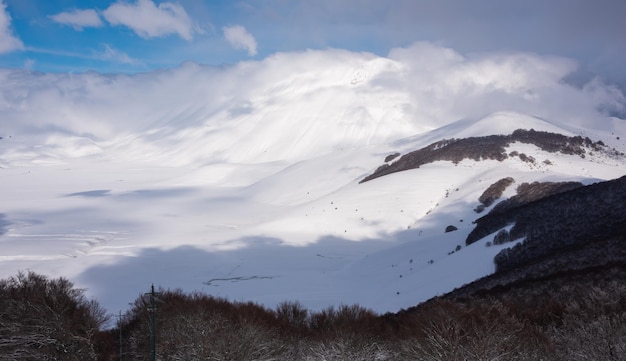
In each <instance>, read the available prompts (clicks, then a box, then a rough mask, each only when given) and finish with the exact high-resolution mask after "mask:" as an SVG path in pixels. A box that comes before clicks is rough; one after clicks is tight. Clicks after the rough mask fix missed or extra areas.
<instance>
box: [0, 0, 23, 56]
mask: <svg viewBox="0 0 626 361" xmlns="http://www.w3.org/2000/svg"><path fill="white" fill-rule="evenodd" d="M6 8H7V6H6V5H5V4H4V2H3V1H2V0H0V54H2V53H8V52H10V51H13V50H20V49H23V48H24V44H22V41H21V40H20V39H18V38H17V37H15V36H14V35H13V33H12V31H11V16H9V13H8V12H7V11H6Z"/></svg>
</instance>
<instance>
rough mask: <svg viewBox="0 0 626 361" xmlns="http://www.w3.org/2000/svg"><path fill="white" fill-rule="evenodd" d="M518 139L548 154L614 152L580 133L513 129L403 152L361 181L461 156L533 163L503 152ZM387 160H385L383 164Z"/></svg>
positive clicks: (447, 140)
mask: <svg viewBox="0 0 626 361" xmlns="http://www.w3.org/2000/svg"><path fill="white" fill-rule="evenodd" d="M515 142H519V143H525V144H533V145H535V146H537V147H538V148H539V149H542V150H544V151H546V152H551V153H557V152H560V153H563V154H569V155H578V156H580V157H582V158H584V157H585V154H586V153H587V152H592V151H594V152H604V153H607V154H612V155H614V153H615V151H614V150H613V151H611V150H609V149H608V148H607V147H606V146H605V145H604V143H602V142H601V141H598V142H593V141H592V140H591V139H589V138H583V137H580V136H575V137H568V136H565V135H562V134H557V133H550V132H543V131H535V130H533V129H530V130H524V129H517V130H516V131H514V132H513V133H512V134H509V135H488V136H484V137H470V138H464V139H444V140H440V141H438V142H435V143H432V144H430V145H428V146H426V147H424V148H421V149H418V150H415V151H413V152H410V153H407V154H405V155H403V156H402V157H400V159H398V160H397V161H395V162H394V163H392V164H383V165H381V166H380V167H378V169H376V170H375V171H374V173H372V174H370V175H369V176H367V177H365V178H364V179H363V180H362V181H361V183H363V182H367V181H370V180H372V179H375V178H378V177H382V176H384V175H387V174H391V173H396V172H401V171H405V170H409V169H415V168H419V167H420V166H422V165H424V164H428V163H432V162H436V161H450V162H453V163H455V164H456V163H459V162H461V161H462V160H464V159H473V160H475V161H480V160H486V159H491V160H497V161H500V162H502V161H503V160H505V159H507V158H509V157H514V156H518V157H519V158H520V159H521V160H522V161H524V162H529V163H535V161H536V160H535V159H534V158H532V157H530V156H527V155H526V154H519V153H518V152H515V151H514V152H511V153H510V154H507V153H506V151H505V148H506V147H508V146H509V145H511V144H512V143H515ZM387 162H388V160H387V159H385V163H387Z"/></svg>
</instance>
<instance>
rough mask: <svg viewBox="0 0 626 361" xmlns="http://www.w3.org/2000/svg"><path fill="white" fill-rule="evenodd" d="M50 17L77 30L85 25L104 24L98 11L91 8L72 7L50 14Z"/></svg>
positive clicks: (97, 25) (96, 26) (98, 25)
mask: <svg viewBox="0 0 626 361" xmlns="http://www.w3.org/2000/svg"><path fill="white" fill-rule="evenodd" d="M50 19H52V20H54V21H55V22H57V23H59V24H63V25H69V26H71V27H73V28H74V29H76V30H79V31H80V30H82V29H83V28H86V27H95V28H98V27H101V26H102V25H104V24H103V23H102V20H101V19H100V16H99V15H98V13H97V12H96V11H95V10H93V9H89V10H78V9H74V10H71V11H66V12H62V13H59V14H56V15H51V16H50Z"/></svg>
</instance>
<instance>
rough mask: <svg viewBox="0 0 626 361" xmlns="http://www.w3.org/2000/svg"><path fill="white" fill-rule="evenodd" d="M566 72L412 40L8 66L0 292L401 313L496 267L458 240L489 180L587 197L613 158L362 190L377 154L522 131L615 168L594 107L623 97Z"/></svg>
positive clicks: (605, 124)
mask: <svg viewBox="0 0 626 361" xmlns="http://www.w3.org/2000/svg"><path fill="white" fill-rule="evenodd" d="M573 69H575V64H574V63H573V62H571V61H570V60H567V59H561V58H552V57H541V56H538V55H532V54H492V55H483V56H481V57H479V58H467V57H464V56H462V55H460V54H458V53H456V52H454V51H453V50H451V49H445V48H441V47H437V46H434V45H431V44H424V43H418V44H415V45H414V46H412V47H409V48H404V49H395V50H394V51H392V52H391V53H390V55H389V57H387V58H381V57H376V56H374V55H372V54H366V53H351V52H347V51H342V50H326V51H307V52H303V53H283V54H276V55H274V56H272V57H269V58H267V59H264V60H262V61H258V62H244V63H240V64H236V65H233V66H228V67H224V68H215V67H207V66H201V65H197V64H192V63H188V64H182V65H181V66H180V67H178V68H176V69H171V70H163V71H157V72H151V73H146V74H138V75H132V76H129V75H100V74H95V73H84V74H39V73H30V72H25V71H14V70H0V114H2V115H1V118H2V119H1V121H2V123H0V136H1V137H2V139H0V177H1V179H2V187H0V199H1V200H2V206H1V207H0V247H1V249H2V251H1V253H0V276H2V277H6V276H9V275H14V274H15V273H17V272H18V271H19V270H33V271H36V272H40V273H43V274H46V275H49V276H64V277H68V278H69V279H71V280H72V281H74V282H75V283H76V284H77V285H78V286H79V287H84V288H86V289H87V293H88V295H89V296H91V297H95V298H97V299H98V300H99V301H100V302H102V304H103V305H104V306H105V307H106V308H107V309H108V310H109V311H110V312H116V311H117V310H125V309H126V308H127V307H128V303H129V302H132V301H133V300H134V298H135V297H136V296H137V295H139V294H142V293H144V292H145V291H146V290H147V289H148V288H149V286H150V284H152V283H154V284H155V285H157V286H162V287H165V288H182V289H184V290H201V291H204V292H207V293H210V294H212V295H217V296H223V297H227V298H229V299H232V300H246V301H247V300H251V301H255V302H260V303H263V304H265V305H268V306H273V305H275V304H277V303H279V302H282V301H286V300H299V301H300V302H301V303H302V304H304V305H305V306H307V307H311V308H315V309H319V308H323V307H326V306H329V305H338V304H342V303H343V304H352V303H359V304H361V305H363V306H365V307H370V308H373V309H374V310H376V311H379V312H387V311H397V310H399V309H401V308H405V307H409V306H413V305H415V304H417V303H419V302H421V301H424V300H426V299H428V298H430V297H432V296H435V295H437V294H441V293H444V292H447V291H450V290H452V289H453V288H455V287H459V286H461V285H463V284H465V283H467V282H471V281H473V280H475V279H477V278H480V277H482V276H485V275H488V274H490V273H491V272H493V271H494V266H493V262H492V259H493V256H494V255H495V254H496V253H497V252H499V251H500V250H501V249H502V247H504V246H492V247H486V246H485V243H486V242H487V241H489V240H491V239H490V237H487V238H485V239H483V240H481V241H479V242H476V243H474V244H472V245H471V246H468V247H466V246H465V242H464V241H465V237H466V236H467V234H468V233H469V232H470V231H471V229H472V227H473V225H472V221H473V220H475V219H476V218H477V217H478V216H479V215H478V214H477V213H475V212H474V211H473V209H474V208H475V207H476V205H477V204H478V197H479V195H480V194H481V193H482V192H483V191H484V190H485V189H486V188H487V187H488V186H489V185H491V184H492V183H494V182H495V181H497V180H498V179H501V178H504V177H509V176H510V177H513V178H514V179H515V181H516V184H520V183H522V182H532V181H546V180H549V181H561V180H568V181H569V180H576V181H582V182H584V183H592V182H595V181H598V180H605V179H612V178H616V177H619V176H622V175H624V169H626V168H624V165H625V163H624V161H623V159H621V158H611V157H608V156H603V155H600V154H598V155H593V156H589V157H587V158H585V159H581V158H580V157H578V156H573V155H564V154H553V153H547V152H544V151H541V150H539V149H537V148H536V147H534V146H530V145H519V144H518V145H511V147H512V148H515V150H518V151H519V150H522V151H523V152H524V153H526V154H528V155H532V156H534V157H535V158H536V159H537V160H539V162H538V163H537V164H535V165H531V164H528V163H524V162H521V161H519V160H516V159H512V158H511V159H507V160H505V161H504V162H497V161H482V162H475V161H469V160H466V161H463V162H460V163H459V164H457V165H454V164H452V163H449V162H435V163H432V164H428V165H425V166H423V167H421V168H419V169H414V170H410V171H405V172H400V173H395V174H391V175H388V176H385V177H382V178H379V179H375V180H373V181H370V182H366V183H362V184H359V181H360V180H362V179H363V178H364V177H365V176H366V175H369V174H371V173H372V172H373V171H374V170H375V169H376V168H377V167H378V166H380V165H381V164H383V163H384V158H385V157H386V156H387V155H389V154H392V153H395V152H399V153H401V154H405V153H407V152H409V151H412V150H415V149H418V148H420V147H423V146H426V145H428V144H430V143H432V142H434V141H438V140H441V139H444V138H463V137H470V136H481V135H489V134H510V133H511V132H512V131H514V130H515V129H518V128H524V129H535V130H544V131H550V132H558V133H563V134H566V135H583V136H589V137H590V138H592V139H593V140H603V141H604V142H605V143H606V144H607V145H609V146H610V147H615V148H616V149H618V150H620V151H624V149H626V146H625V144H624V141H625V138H626V131H625V130H626V127H625V125H624V123H625V121H624V120H622V119H617V118H611V117H610V116H609V115H607V114H605V113H602V112H601V111H600V110H599V109H602V110H603V111H606V110H607V109H610V108H611V107H613V108H620V107H623V104H624V98H623V95H621V93H618V92H616V91H615V90H614V89H612V88H611V87H609V86H605V85H602V84H601V83H598V82H597V81H595V83H594V84H593V86H588V87H582V88H577V87H574V86H571V85H568V84H567V83H566V82H564V81H563V78H564V77H565V76H566V75H567V74H568V73H569V72H571V71H573ZM544 159H549V160H550V163H551V164H544V163H542V161H543V160H544ZM513 190H514V187H512V189H510V190H508V192H509V193H508V195H509V196H510V195H512V194H513V193H511V192H513ZM448 225H454V226H455V227H457V228H458V230H457V231H455V232H449V233H445V232H444V230H445V228H446V227H447V226H448ZM457 246H461V247H460V250H456V251H455V249H457V248H458V247H457ZM452 251H455V252H452Z"/></svg>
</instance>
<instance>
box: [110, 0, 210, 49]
mask: <svg viewBox="0 0 626 361" xmlns="http://www.w3.org/2000/svg"><path fill="white" fill-rule="evenodd" d="M102 15H103V16H104V18H105V19H106V20H107V21H108V22H109V24H111V25H114V26H115V25H123V26H127V27H129V28H131V29H132V30H133V31H134V32H135V33H136V34H137V35H139V36H140V37H142V38H145V39H148V38H155V37H161V36H166V35H170V34H178V36H180V37H181V38H183V39H185V40H191V39H192V38H193V34H194V32H199V30H198V28H197V27H196V26H194V24H193V22H192V20H191V18H190V17H189V15H187V12H186V11H185V9H184V8H183V7H182V6H181V5H180V4H175V3H171V2H163V3H160V4H159V5H158V6H157V5H156V4H155V3H154V2H153V1H152V0H137V2H136V3H134V4H132V3H126V2H116V3H115V4H113V5H111V6H109V7H108V8H107V9H106V10H104V12H103V13H102Z"/></svg>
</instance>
